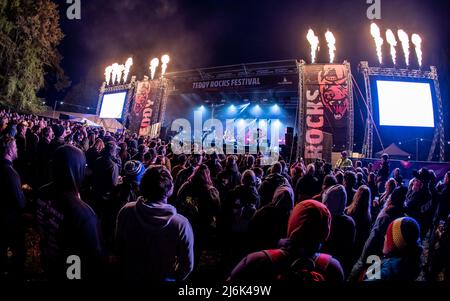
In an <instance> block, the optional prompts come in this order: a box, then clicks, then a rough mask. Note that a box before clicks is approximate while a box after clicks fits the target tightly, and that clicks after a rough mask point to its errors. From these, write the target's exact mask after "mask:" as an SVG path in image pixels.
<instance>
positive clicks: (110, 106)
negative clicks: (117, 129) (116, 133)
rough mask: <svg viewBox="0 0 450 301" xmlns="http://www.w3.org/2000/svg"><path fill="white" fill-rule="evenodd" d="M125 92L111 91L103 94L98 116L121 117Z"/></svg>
mask: <svg viewBox="0 0 450 301" xmlns="http://www.w3.org/2000/svg"><path fill="white" fill-rule="evenodd" d="M126 96H127V92H119V93H111V94H105V95H103V100H102V107H101V109H100V118H117V119H120V118H122V112H123V106H124V104H125V99H126Z"/></svg>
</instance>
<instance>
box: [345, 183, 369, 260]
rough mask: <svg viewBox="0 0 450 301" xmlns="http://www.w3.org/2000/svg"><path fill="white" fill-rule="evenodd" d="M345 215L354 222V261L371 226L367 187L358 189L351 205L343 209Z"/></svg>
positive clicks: (363, 186)
mask: <svg viewBox="0 0 450 301" xmlns="http://www.w3.org/2000/svg"><path fill="white" fill-rule="evenodd" d="M345 213H346V214H347V215H348V216H350V217H351V218H353V220H354V221H355V229H356V234H355V245H354V249H353V251H354V252H353V255H354V258H355V260H356V258H357V256H359V255H360V254H361V251H362V249H363V247H364V243H365V242H366V240H367V238H368V237H369V234H370V229H371V226H372V217H371V215H370V189H369V187H367V186H366V185H362V186H360V187H359V188H358V190H357V191H356V193H355V195H354V197H353V201H352V203H351V205H350V206H348V207H347V208H346V209H345Z"/></svg>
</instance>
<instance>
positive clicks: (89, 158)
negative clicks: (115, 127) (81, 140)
mask: <svg viewBox="0 0 450 301" xmlns="http://www.w3.org/2000/svg"><path fill="white" fill-rule="evenodd" d="M104 148H105V143H104V142H103V140H102V139H100V138H97V139H96V140H95V142H94V145H92V146H91V147H90V148H89V149H88V151H87V152H86V163H87V165H88V167H89V168H91V169H92V168H94V163H95V161H96V160H97V159H98V158H99V157H100V156H101V154H102V151H103V149H104Z"/></svg>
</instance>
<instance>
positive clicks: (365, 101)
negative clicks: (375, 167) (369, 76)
mask: <svg viewBox="0 0 450 301" xmlns="http://www.w3.org/2000/svg"><path fill="white" fill-rule="evenodd" d="M352 80H353V83H354V85H355V86H356V88H358V92H359V94H360V96H361V98H362V99H363V101H364V104H365V105H366V109H367V115H368V116H370V120H371V121H372V124H373V127H374V128H375V132H376V133H377V137H378V141H379V142H380V145H381V148H382V149H383V150H384V145H383V141H382V140H381V136H380V132H379V131H378V128H377V126H376V124H375V121H374V119H373V115H372V112H370V110H369V103H368V100H367V99H365V98H364V96H363V94H362V92H361V89H360V88H359V85H358V83H357V82H356V80H355V77H354V76H353V74H352Z"/></svg>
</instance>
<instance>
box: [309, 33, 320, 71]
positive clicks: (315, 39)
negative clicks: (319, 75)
mask: <svg viewBox="0 0 450 301" xmlns="http://www.w3.org/2000/svg"><path fill="white" fill-rule="evenodd" d="M306 39H307V40H308V42H309V44H310V45H311V62H312V63H313V64H314V63H315V62H316V51H317V48H318V47H319V38H318V37H317V36H316V35H315V34H314V31H313V30H312V29H309V30H308V34H307V35H306Z"/></svg>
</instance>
